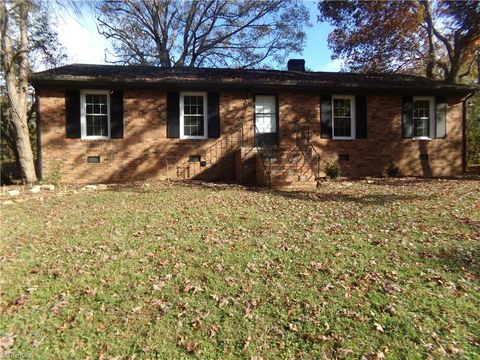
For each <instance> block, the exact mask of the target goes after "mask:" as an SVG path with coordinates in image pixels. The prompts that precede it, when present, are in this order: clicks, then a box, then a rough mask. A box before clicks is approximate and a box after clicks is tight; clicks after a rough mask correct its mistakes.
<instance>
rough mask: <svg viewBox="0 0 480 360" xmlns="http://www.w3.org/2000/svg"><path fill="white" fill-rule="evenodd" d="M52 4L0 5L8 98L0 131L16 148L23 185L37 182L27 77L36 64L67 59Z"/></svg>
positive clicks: (31, 0) (23, 0)
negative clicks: (53, 22)
mask: <svg viewBox="0 0 480 360" xmlns="http://www.w3.org/2000/svg"><path fill="white" fill-rule="evenodd" d="M53 5H55V3H53V4H52V3H48V2H46V1H41V0H38V1H35V0H17V1H15V0H12V1H7V0H4V1H2V2H1V3H0V28H1V47H0V50H1V52H0V63H1V64H0V65H1V70H2V75H3V79H4V83H3V84H2V87H1V90H2V94H1V96H2V97H5V98H6V99H7V101H6V103H5V104H4V105H5V106H3V105H2V107H3V108H4V109H7V110H8V111H6V113H5V114H2V118H1V125H0V131H1V136H2V139H5V140H6V141H2V144H6V145H8V146H12V145H13V146H14V147H15V149H14V151H13V153H14V154H15V159H16V161H17V163H18V166H19V169H20V171H21V174H22V178H23V181H24V182H26V183H32V182H35V181H36V180H37V177H36V174H35V165H34V156H33V151H32V143H31V136H30V135H31V133H32V131H29V129H30V130H31V128H32V115H33V114H34V102H33V101H32V100H31V98H32V91H33V89H31V88H30V87H29V85H28V77H29V75H30V72H31V69H32V67H34V66H35V65H48V66H55V65H58V64H59V63H62V62H63V61H64V60H65V58H66V55H65V53H64V49H63V48H62V47H61V46H59V44H58V39H57V34H56V32H55V31H53V30H52V28H51V22H52V19H51V14H52V13H53V12H54V10H55V9H54V8H53ZM4 90H6V91H4ZM2 104H3V100H2Z"/></svg>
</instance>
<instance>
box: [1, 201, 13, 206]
mask: <svg viewBox="0 0 480 360" xmlns="http://www.w3.org/2000/svg"><path fill="white" fill-rule="evenodd" d="M13 204H14V202H13V201H12V200H7V201H4V202H2V205H13Z"/></svg>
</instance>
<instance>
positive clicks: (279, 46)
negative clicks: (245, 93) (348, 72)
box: [97, 0, 309, 67]
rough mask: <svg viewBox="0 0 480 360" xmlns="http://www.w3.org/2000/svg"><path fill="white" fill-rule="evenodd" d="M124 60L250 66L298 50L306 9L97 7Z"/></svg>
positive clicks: (139, 1)
mask: <svg viewBox="0 0 480 360" xmlns="http://www.w3.org/2000/svg"><path fill="white" fill-rule="evenodd" d="M97 12H98V21H99V31H100V33H101V34H103V35H104V36H105V37H106V38H107V39H111V40H112V43H113V49H114V55H115V56H116V60H115V61H112V62H118V63H123V64H143V65H156V66H165V67H170V66H190V67H198V66H207V67H221V66H225V67H229V66H235V67H250V66H261V65H263V64H265V63H266V62H277V63H278V62H282V61H284V59H285V57H286V55H288V54H289V53H292V52H300V51H301V50H302V48H303V45H304V43H305V32H304V28H305V26H307V25H308V24H309V13H308V11H307V9H306V8H305V6H304V5H303V4H302V3H301V2H300V1H297V0H263V1H241V0H203V1H181V0H125V1H115V0H107V1H103V2H101V3H100V4H99V6H98V7H97Z"/></svg>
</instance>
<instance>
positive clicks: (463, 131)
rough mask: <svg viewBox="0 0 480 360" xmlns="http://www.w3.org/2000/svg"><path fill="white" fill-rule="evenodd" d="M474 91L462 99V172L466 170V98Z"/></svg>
mask: <svg viewBox="0 0 480 360" xmlns="http://www.w3.org/2000/svg"><path fill="white" fill-rule="evenodd" d="M474 94H475V92H472V93H470V94H468V95H467V97H466V98H465V99H463V101H462V104H463V114H462V115H463V116H462V173H464V174H465V173H466V172H467V140H468V139H467V113H468V99H470V98H471V97H472V96H473V95H474Z"/></svg>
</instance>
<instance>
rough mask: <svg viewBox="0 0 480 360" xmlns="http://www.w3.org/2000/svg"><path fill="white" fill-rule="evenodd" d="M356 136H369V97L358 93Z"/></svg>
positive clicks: (359, 137) (363, 137) (361, 137)
mask: <svg viewBox="0 0 480 360" xmlns="http://www.w3.org/2000/svg"><path fill="white" fill-rule="evenodd" d="M355 133H356V134H355V137H356V138H357V139H366V138H367V97H366V96H365V95H357V96H356V97H355Z"/></svg>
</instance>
